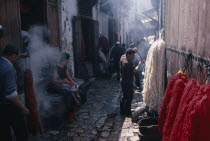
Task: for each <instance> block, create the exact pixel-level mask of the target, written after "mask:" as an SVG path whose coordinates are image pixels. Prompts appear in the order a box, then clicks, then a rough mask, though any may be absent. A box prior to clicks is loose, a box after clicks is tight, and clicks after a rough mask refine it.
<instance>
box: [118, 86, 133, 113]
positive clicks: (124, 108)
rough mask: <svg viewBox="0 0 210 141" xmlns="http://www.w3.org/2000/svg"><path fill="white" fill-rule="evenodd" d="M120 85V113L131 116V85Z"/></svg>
mask: <svg viewBox="0 0 210 141" xmlns="http://www.w3.org/2000/svg"><path fill="white" fill-rule="evenodd" d="M121 86H122V92H123V95H122V99H121V102H120V114H121V115H125V116H131V115H132V113H131V103H132V100H133V85H130V86H129V85H128V84H123V83H121Z"/></svg>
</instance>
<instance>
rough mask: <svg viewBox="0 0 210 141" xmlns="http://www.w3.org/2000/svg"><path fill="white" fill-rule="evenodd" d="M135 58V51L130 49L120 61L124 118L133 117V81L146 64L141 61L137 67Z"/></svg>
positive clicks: (121, 108)
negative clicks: (142, 65) (141, 66)
mask: <svg viewBox="0 0 210 141" xmlns="http://www.w3.org/2000/svg"><path fill="white" fill-rule="evenodd" d="M134 57H135V50H133V49H131V48H129V49H127V50H126V53H125V55H123V56H122V57H121V59H120V72H121V86H122V92H123V96H122V100H121V102H120V113H121V115H122V116H127V117H129V116H131V102H132V99H133V93H134V91H133V80H134V74H135V73H136V72H137V71H138V69H139V67H140V65H141V64H142V63H144V61H141V62H139V63H138V65H137V66H136V67H135V66H134V64H133V59H134Z"/></svg>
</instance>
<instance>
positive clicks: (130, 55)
mask: <svg viewBox="0 0 210 141" xmlns="http://www.w3.org/2000/svg"><path fill="white" fill-rule="evenodd" d="M135 53H136V52H135V50H134V49H132V48H128V49H127V50H126V52H125V55H126V58H127V59H128V60H133V59H134V57H135Z"/></svg>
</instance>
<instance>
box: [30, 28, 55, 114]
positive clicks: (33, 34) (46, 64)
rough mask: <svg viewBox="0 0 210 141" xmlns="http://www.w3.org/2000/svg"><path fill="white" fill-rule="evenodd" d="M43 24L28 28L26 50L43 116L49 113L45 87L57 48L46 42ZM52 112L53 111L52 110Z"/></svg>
mask: <svg viewBox="0 0 210 141" xmlns="http://www.w3.org/2000/svg"><path fill="white" fill-rule="evenodd" d="M46 33H47V30H46V27H45V26H34V27H32V28H31V29H30V30H29V38H30V41H29V45H28V48H27V49H28V52H29V54H30V61H29V62H30V63H29V64H30V66H29V67H30V69H31V70H32V72H33V79H34V89H35V92H36V96H37V101H38V103H39V106H40V108H39V109H40V113H41V115H42V116H43V115H44V116H46V114H50V113H49V111H51V110H50V108H51V103H50V100H49V97H48V96H47V90H46V87H47V85H48V84H49V83H50V81H51V78H50V77H52V76H51V75H50V74H52V72H53V64H56V63H57V60H58V56H59V50H58V48H56V47H52V46H50V45H49V44H48V43H47V36H46V35H47V34H46ZM52 112H53V111H52Z"/></svg>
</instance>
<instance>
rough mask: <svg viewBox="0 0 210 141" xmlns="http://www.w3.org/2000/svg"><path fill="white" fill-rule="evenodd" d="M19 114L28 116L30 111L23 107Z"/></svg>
mask: <svg viewBox="0 0 210 141" xmlns="http://www.w3.org/2000/svg"><path fill="white" fill-rule="evenodd" d="M21 112H22V113H23V115H25V116H28V115H29V114H30V111H29V110H28V109H27V108H26V107H23V108H22V110H21Z"/></svg>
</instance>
